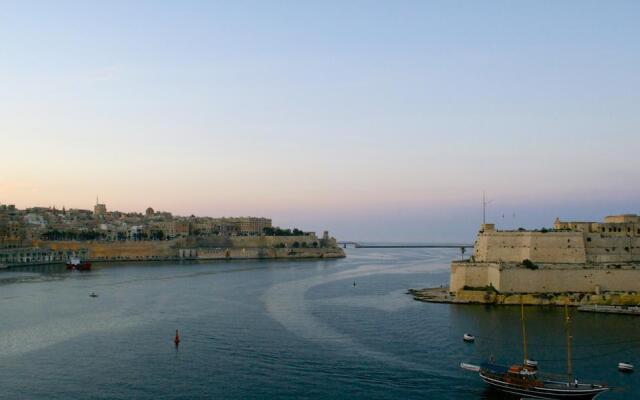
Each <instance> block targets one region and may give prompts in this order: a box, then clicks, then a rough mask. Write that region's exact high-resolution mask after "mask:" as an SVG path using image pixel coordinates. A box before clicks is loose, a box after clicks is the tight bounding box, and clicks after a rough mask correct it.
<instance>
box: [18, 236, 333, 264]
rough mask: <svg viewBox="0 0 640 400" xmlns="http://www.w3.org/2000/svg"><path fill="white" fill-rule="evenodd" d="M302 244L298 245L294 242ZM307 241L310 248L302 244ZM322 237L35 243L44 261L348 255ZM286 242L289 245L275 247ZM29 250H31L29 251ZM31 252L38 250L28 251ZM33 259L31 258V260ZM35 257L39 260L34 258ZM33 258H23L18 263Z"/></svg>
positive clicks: (241, 237)
mask: <svg viewBox="0 0 640 400" xmlns="http://www.w3.org/2000/svg"><path fill="white" fill-rule="evenodd" d="M296 242H297V243H298V245H299V246H300V247H297V248H294V247H293V246H294V243H296ZM302 243H305V244H306V247H303V246H302V245H301V244H302ZM314 244H315V245H317V246H319V245H320V240H319V239H318V238H317V237H315V236H313V235H306V236H275V237H271V236H236V237H211V238H204V239H197V238H196V239H194V238H188V239H184V238H182V239H175V240H160V241H135V242H132V241H122V242H107V241H35V242H33V244H32V246H33V247H34V248H38V249H46V250H50V251H51V252H52V255H53V256H51V257H49V256H47V257H44V258H43V257H40V258H42V260H39V261H42V262H46V261H51V262H62V261H65V260H66V259H67V257H68V256H76V255H79V256H81V257H82V258H83V259H86V260H89V261H123V260H124V261H127V260H129V261H131V260H133V261H138V260H173V259H255V258H338V257H344V256H345V254H344V251H343V250H342V249H340V248H337V247H336V248H334V247H328V248H316V247H314ZM282 245H285V246H286V248H275V246H282ZM25 251H27V250H25ZM28 253H29V255H31V254H32V253H35V251H31V250H28ZM27 260H29V261H27ZM34 260H35V259H34ZM30 261H32V260H31V259H30V258H29V256H24V257H20V259H19V260H16V262H15V264H21V263H28V262H30Z"/></svg>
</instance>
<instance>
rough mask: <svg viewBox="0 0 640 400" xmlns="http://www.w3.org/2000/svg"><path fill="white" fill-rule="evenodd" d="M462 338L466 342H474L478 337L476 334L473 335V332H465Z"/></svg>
mask: <svg viewBox="0 0 640 400" xmlns="http://www.w3.org/2000/svg"><path fill="white" fill-rule="evenodd" d="M462 340H464V341H465V342H468V343H473V342H475V341H476V337H475V336H473V335H472V334H470V333H465V334H464V335H463V336H462Z"/></svg>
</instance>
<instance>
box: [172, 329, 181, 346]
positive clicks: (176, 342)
mask: <svg viewBox="0 0 640 400" xmlns="http://www.w3.org/2000/svg"><path fill="white" fill-rule="evenodd" d="M173 343H175V344H176V346H177V345H179V344H180V334H179V333H178V330H177V329H176V337H174V338H173Z"/></svg>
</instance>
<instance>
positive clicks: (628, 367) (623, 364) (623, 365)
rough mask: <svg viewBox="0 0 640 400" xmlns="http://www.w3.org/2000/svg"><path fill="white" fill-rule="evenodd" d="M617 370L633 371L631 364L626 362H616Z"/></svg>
mask: <svg viewBox="0 0 640 400" xmlns="http://www.w3.org/2000/svg"><path fill="white" fill-rule="evenodd" d="M618 371H620V372H633V364H631V363H627V362H621V363H618Z"/></svg>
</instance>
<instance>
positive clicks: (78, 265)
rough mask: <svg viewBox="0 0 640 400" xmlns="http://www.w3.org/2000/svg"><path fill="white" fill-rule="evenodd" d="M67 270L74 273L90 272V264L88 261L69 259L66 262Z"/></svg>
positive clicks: (76, 258)
mask: <svg viewBox="0 0 640 400" xmlns="http://www.w3.org/2000/svg"><path fill="white" fill-rule="evenodd" d="M67 269H68V270H75V271H89V270H91V263H90V262H89V261H82V260H80V259H79V258H78V257H71V258H69V261H68V262H67Z"/></svg>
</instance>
